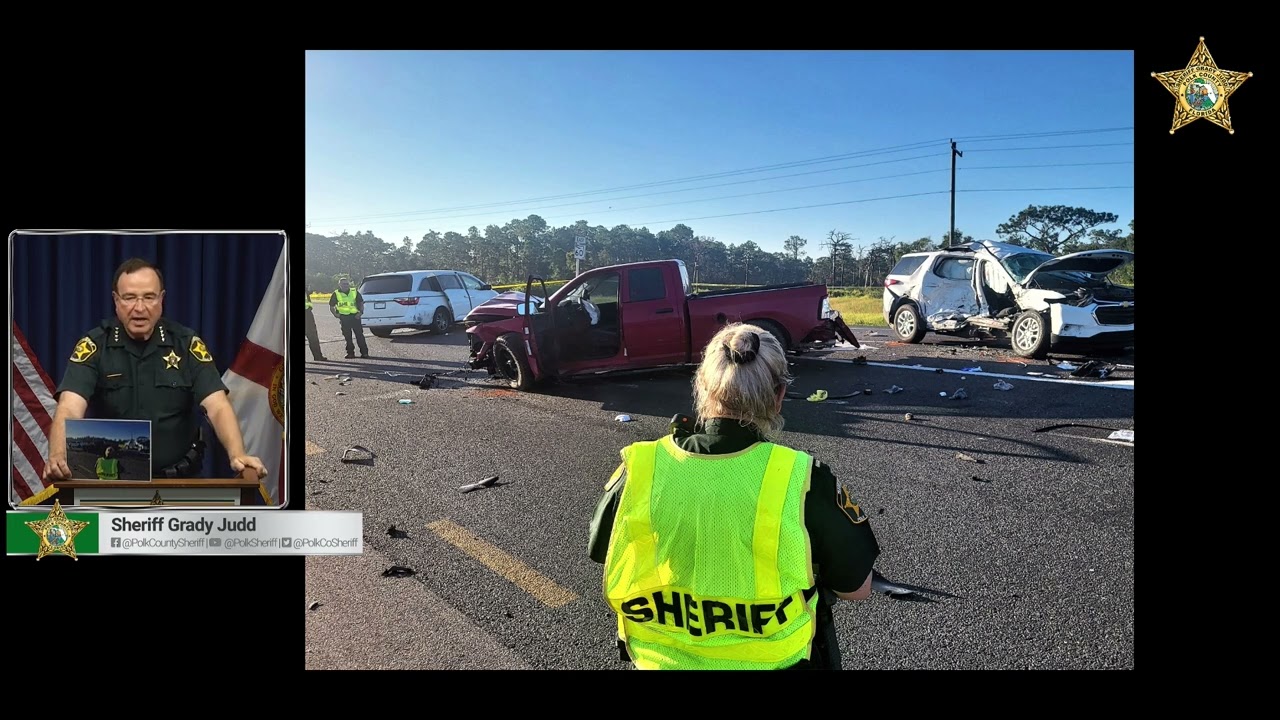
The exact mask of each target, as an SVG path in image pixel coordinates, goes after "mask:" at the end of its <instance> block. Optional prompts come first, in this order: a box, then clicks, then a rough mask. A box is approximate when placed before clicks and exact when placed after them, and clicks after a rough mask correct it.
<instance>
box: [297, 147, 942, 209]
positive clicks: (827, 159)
mask: <svg viewBox="0 0 1280 720" xmlns="http://www.w3.org/2000/svg"><path fill="white" fill-rule="evenodd" d="M940 142H942V140H928V141H924V142H918V143H910V144H907V145H896V146H893V147H888V148H880V149H875V150H861V151H858V152H853V153H843V154H841V155H828V156H825V157H821V158H814V159H810V160H798V161H795V162H789V163H779V164H775V165H764V166H760V167H756V168H746V169H742V170H727V171H725V172H719V173H710V174H707V175H694V176H691V177H687V178H678V179H675V180H660V181H656V182H648V183H640V184H637V185H623V186H619V187H614V188H606V189H604V190H590V191H586V192H576V193H564V194H561V195H547V196H544V197H537V198H528V199H525V200H507V201H503V202H495V203H485V204H481V205H459V206H456V207H447V208H436V209H434V210H413V211H409V212H398V213H382V214H380V215H352V216H346V217H327V218H316V219H319V220H327V221H335V220H362V219H365V218H382V217H391V216H403V215H419V214H424V213H436V212H453V211H455V210H473V209H481V208H492V207H501V206H504V205H519V204H522V203H531V202H542V201H544V200H562V199H565V198H571V197H583V196H586V195H601V194H604V193H611V192H621V191H623V190H638V189H640V188H647V187H658V186H661V185H674V184H677V183H682V182H693V181H695V180H711V179H715V178H719V177H732V176H735V175H749V174H752V173H758V172H767V171H769V170H784V169H787V168H792V167H803V166H805V165H816V164H819V163H825V162H835V161H837V160H847V159H851V158H855V157H871V156H874V155H884V154H886V153H894V152H905V151H907V150H919V149H921V148H924V147H927V146H929V145H933V144H938V143H940Z"/></svg>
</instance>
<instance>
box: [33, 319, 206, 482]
mask: <svg viewBox="0 0 1280 720" xmlns="http://www.w3.org/2000/svg"><path fill="white" fill-rule="evenodd" d="M64 390H70V391H71V392H73V393H76V394H77V395H79V396H81V397H83V398H85V399H86V400H88V401H89V410H88V413H87V415H86V417H91V418H92V417H97V418H110V419H113V420H150V421H151V468H152V476H153V477H194V476H196V475H197V474H198V473H199V472H200V461H201V458H202V451H203V448H202V446H200V445H199V444H198V443H197V441H198V440H199V432H200V413H201V409H200V401H201V400H204V399H205V398H206V397H208V396H209V395H211V394H212V393H215V392H218V391H222V392H227V386H226V385H223V384H222V376H221V375H220V374H219V373H218V369H217V367H216V366H215V365H214V363H213V356H212V355H210V354H209V349H208V348H207V347H205V344H204V341H203V340H201V339H200V337H199V336H198V335H196V333H195V331H194V330H191V329H190V328H187V327H183V326H182V325H179V324H178V323H176V322H173V321H172V320H169V319H167V318H164V317H161V318H160V322H159V323H157V324H156V329H155V331H154V332H152V333H151V338H150V339H149V340H147V341H146V342H141V341H137V340H134V339H133V338H131V337H129V335H128V333H126V332H125V329H124V328H123V327H121V325H120V322H119V321H118V320H116V319H115V318H111V319H109V320H103V321H102V324H101V325H99V326H98V327H96V328H94V329H92V330H90V331H89V334H88V335H86V336H85V337H83V338H81V339H80V342H78V343H77V344H76V349H75V350H74V351H73V352H72V353H71V358H70V362H68V363H67V372H66V374H65V375H64V376H63V378H62V384H61V385H59V386H58V390H57V393H55V395H54V396H55V397H57V396H58V394H60V393H62V391H64ZM175 466H176V467H175Z"/></svg>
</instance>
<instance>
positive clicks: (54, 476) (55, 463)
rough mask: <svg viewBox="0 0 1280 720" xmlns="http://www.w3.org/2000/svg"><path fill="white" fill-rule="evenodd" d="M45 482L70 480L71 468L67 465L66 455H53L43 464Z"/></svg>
mask: <svg viewBox="0 0 1280 720" xmlns="http://www.w3.org/2000/svg"><path fill="white" fill-rule="evenodd" d="M44 479H45V480H70V479H71V468H70V467H69V466H68V465H67V455H66V453H55V454H52V455H50V456H49V460H48V461H47V462H45V464H44Z"/></svg>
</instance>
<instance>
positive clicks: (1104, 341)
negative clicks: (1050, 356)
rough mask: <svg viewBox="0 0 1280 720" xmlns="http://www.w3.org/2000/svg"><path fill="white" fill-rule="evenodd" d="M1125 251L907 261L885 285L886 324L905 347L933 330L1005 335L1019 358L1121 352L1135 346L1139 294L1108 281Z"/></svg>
mask: <svg viewBox="0 0 1280 720" xmlns="http://www.w3.org/2000/svg"><path fill="white" fill-rule="evenodd" d="M1130 262H1133V253H1131V252H1128V251H1125V250H1111V249H1107V250H1086V251H1084V252H1078V253H1073V254H1070V255H1064V256H1062V257H1054V256H1053V255H1050V254H1048V253H1045V252H1041V251H1039V250H1032V249H1031V248H1026V247H1022V246H1020V245H1010V244H1007V243H999V242H992V241H990V240H984V241H981V242H973V243H966V244H964V245H958V246H954V247H951V248H948V249H946V250H936V251H932V252H922V253H910V254H908V255H904V256H902V259H901V260H899V261H898V264H897V265H896V266H895V267H894V268H893V270H891V271H890V272H889V275H888V277H886V278H885V281H884V319H885V322H887V323H888V324H889V326H890V327H892V328H893V330H894V332H895V333H896V334H897V336H898V339H899V340H901V341H903V342H909V343H917V342H920V340H921V339H923V338H924V335H925V333H926V332H930V331H932V332H935V333H942V334H948V335H963V336H974V335H977V334H989V335H996V336H1005V335H1007V336H1008V337H1009V339H1010V343H1011V344H1012V346H1013V350H1014V352H1016V353H1017V354H1018V355H1021V356H1022V357H1028V358H1042V357H1044V356H1045V355H1046V354H1047V353H1048V352H1049V351H1050V350H1073V349H1078V350H1082V351H1086V352H1090V351H1095V352H1104V353H1112V352H1119V351H1121V350H1123V349H1124V348H1125V347H1128V346H1131V345H1133V288H1130V287H1124V286H1122V285H1116V284H1113V283H1112V282H1111V281H1110V280H1108V278H1107V276H1108V275H1109V274H1110V273H1112V272H1114V271H1115V270H1116V269H1117V268H1120V267H1122V266H1124V265H1125V264H1127V263H1130Z"/></svg>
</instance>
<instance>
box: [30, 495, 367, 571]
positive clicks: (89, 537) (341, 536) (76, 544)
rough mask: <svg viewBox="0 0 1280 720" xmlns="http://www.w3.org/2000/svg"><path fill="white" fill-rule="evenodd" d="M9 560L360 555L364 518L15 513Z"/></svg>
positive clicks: (57, 508) (275, 513)
mask: <svg viewBox="0 0 1280 720" xmlns="http://www.w3.org/2000/svg"><path fill="white" fill-rule="evenodd" d="M7 515H8V520H7V528H6V534H7V540H8V553H7V554H9V555H35V556H36V559H42V558H45V557H47V556H49V555H64V556H67V557H72V558H78V557H79V556H80V555H360V554H361V553H363V552H364V516H363V515H362V514H361V513H358V512H328V511H325V512H322V511H311V510H302V511H279V510H265V511H254V510H246V511H234V510H233V511H218V512H202V511H198V510H183V511H174V512H165V511H150V512H106V511H103V512H77V511H76V510H75V509H74V508H73V509H72V510H71V512H64V510H63V508H62V506H61V505H60V504H58V503H56V502H55V503H54V507H53V510H52V511H43V510H42V511H36V512H30V511H21V510H10V511H9V512H8V513H7Z"/></svg>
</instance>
